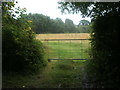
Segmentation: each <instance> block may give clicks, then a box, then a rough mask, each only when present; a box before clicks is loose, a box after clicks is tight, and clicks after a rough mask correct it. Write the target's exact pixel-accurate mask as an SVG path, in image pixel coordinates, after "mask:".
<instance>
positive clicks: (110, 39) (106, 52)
mask: <svg viewBox="0 0 120 90" xmlns="http://www.w3.org/2000/svg"><path fill="white" fill-rule="evenodd" d="M59 4H60V5H61V6H60V8H61V9H62V12H65V10H67V11H68V12H73V13H75V12H76V13H78V12H81V13H82V15H83V16H90V17H91V18H92V22H93V29H92V32H91V37H92V40H91V46H92V48H91V60H90V61H89V62H88V64H87V66H86V68H87V69H86V70H87V72H88V76H89V79H90V80H92V81H93V82H94V83H95V84H94V85H93V86H94V87H100V88H101V87H104V88H106V87H107V88H114V87H119V83H120V70H119V68H120V64H119V56H120V47H119V46H120V44H119V42H120V40H119V38H120V36H119V35H120V31H119V30H120V24H119V22H120V2H104V3H103V2H96V3H94V2H89V3H86V2H79V3H78V2H61V3H59Z"/></svg>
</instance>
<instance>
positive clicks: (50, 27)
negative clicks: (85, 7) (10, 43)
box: [22, 13, 91, 34]
mask: <svg viewBox="0 0 120 90" xmlns="http://www.w3.org/2000/svg"><path fill="white" fill-rule="evenodd" d="M22 17H24V18H26V19H28V20H29V21H31V22H32V23H33V26H32V27H33V30H34V32H35V33H37V34H41V33H42V34H44V33H89V32H90V31H91V26H90V22H89V21H87V20H81V21H80V23H79V24H78V25H75V24H74V23H73V21H72V20H70V19H66V20H65V23H64V22H63V21H62V20H61V19H60V18H56V19H51V18H50V17H49V16H45V15H43V14H37V13H36V14H31V13H29V14H24V15H22Z"/></svg>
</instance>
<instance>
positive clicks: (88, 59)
mask: <svg viewBox="0 0 120 90" xmlns="http://www.w3.org/2000/svg"><path fill="white" fill-rule="evenodd" d="M71 40H91V39H41V41H71ZM51 60H80V61H81V60H82V61H83V60H90V59H74V58H72V59H70V58H68V59H58V58H49V59H48V62H50V61H51Z"/></svg>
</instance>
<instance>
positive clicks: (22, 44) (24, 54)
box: [2, 3, 46, 72]
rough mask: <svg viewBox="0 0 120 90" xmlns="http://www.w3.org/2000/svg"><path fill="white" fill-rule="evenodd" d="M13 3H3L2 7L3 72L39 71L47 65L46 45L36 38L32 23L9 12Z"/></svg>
mask: <svg viewBox="0 0 120 90" xmlns="http://www.w3.org/2000/svg"><path fill="white" fill-rule="evenodd" d="M12 5H13V3H3V7H2V9H3V15H2V19H3V28H2V34H3V35H2V36H3V38H2V46H3V51H2V55H3V57H2V58H3V61H2V66H3V68H2V69H3V72H37V71H38V70H40V68H42V67H43V66H45V65H46V61H45V58H44V55H45V52H44V46H43V45H42V43H41V42H40V41H38V40H36V39H35V34H34V32H33V31H32V29H31V27H30V25H31V23H29V22H28V21H26V20H25V19H24V18H22V17H19V18H17V19H15V18H14V17H13V16H12V15H11V13H9V12H7V11H8V10H9V8H8V7H9V6H12ZM7 6H8V7H7ZM5 8H8V9H5Z"/></svg>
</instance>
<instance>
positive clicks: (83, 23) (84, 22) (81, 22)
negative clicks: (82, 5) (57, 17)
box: [79, 20, 90, 25]
mask: <svg viewBox="0 0 120 90" xmlns="http://www.w3.org/2000/svg"><path fill="white" fill-rule="evenodd" d="M89 24H90V22H89V21H88V20H81V21H80V22H79V25H89Z"/></svg>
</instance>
